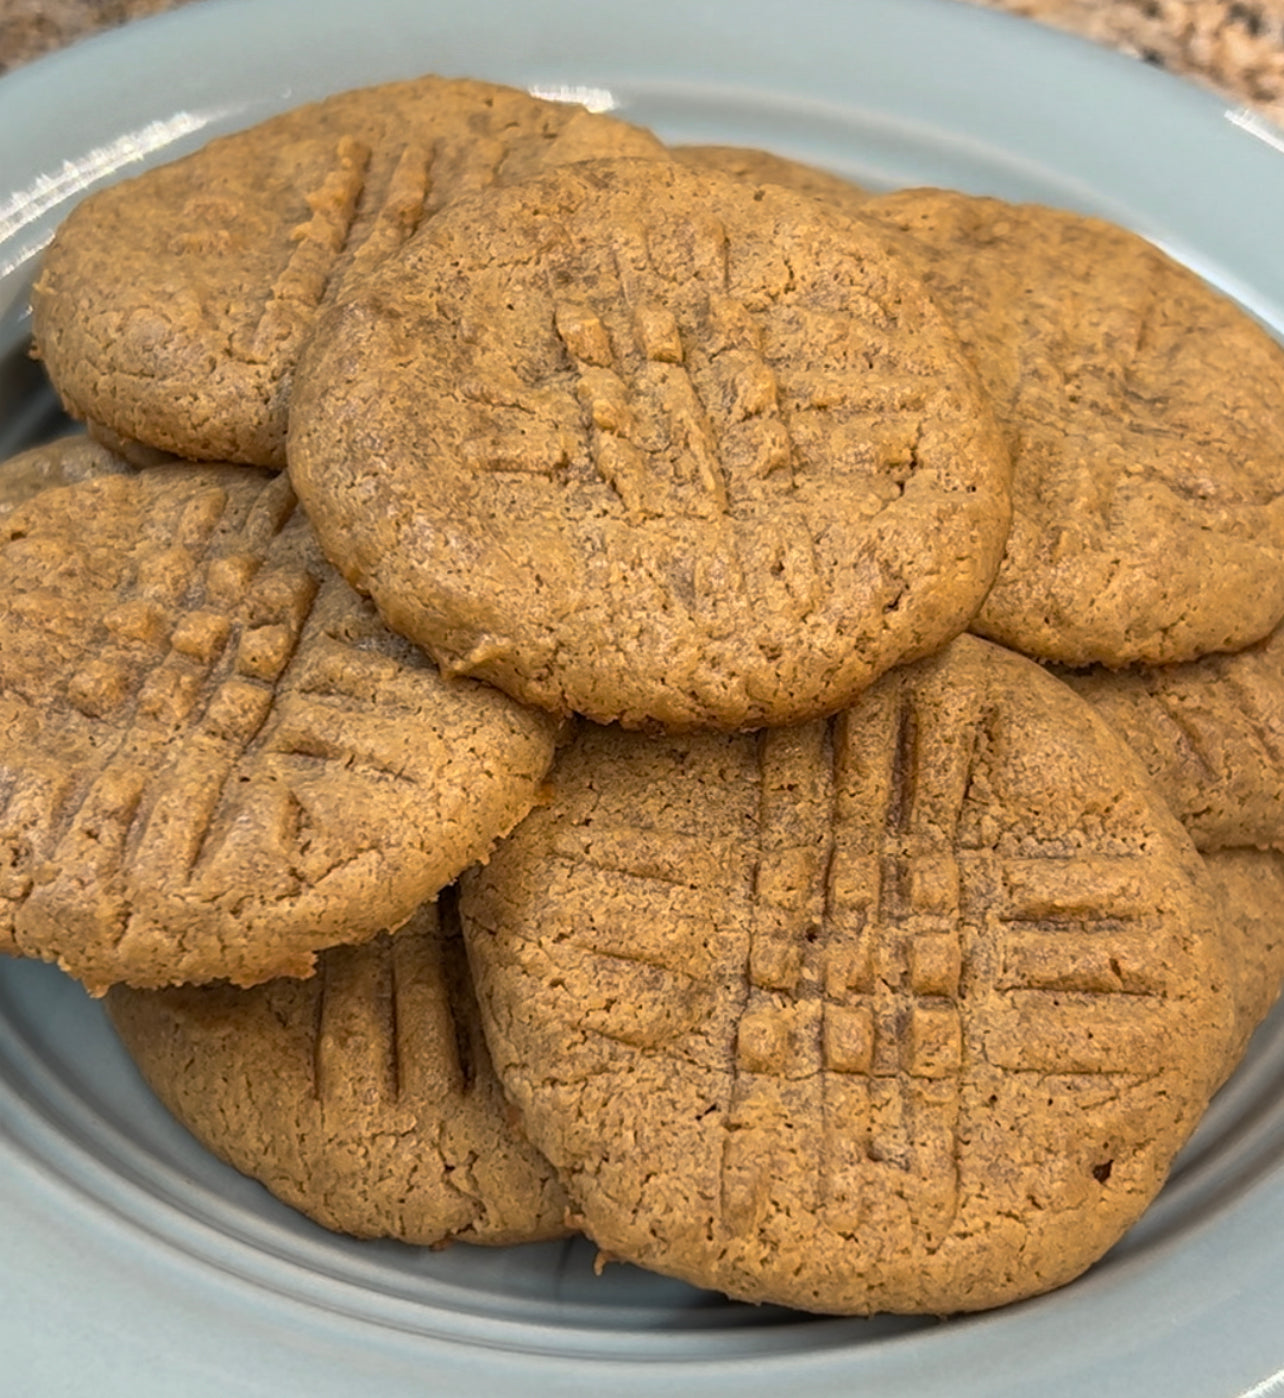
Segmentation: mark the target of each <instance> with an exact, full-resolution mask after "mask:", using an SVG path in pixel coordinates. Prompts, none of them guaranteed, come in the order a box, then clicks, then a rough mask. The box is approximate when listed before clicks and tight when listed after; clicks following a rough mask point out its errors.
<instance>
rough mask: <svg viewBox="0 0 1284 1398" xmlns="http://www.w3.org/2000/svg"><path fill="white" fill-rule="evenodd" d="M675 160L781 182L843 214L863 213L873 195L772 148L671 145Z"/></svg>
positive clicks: (755, 179) (754, 180) (698, 167)
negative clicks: (774, 153)
mask: <svg viewBox="0 0 1284 1398" xmlns="http://www.w3.org/2000/svg"><path fill="white" fill-rule="evenodd" d="M669 154H670V155H671V156H672V157H673V158H674V160H680V161H681V162H682V164H684V165H689V166H690V167H691V168H692V169H696V170H720V171H721V172H722V173H723V174H724V175H732V176H734V177H735V178H736V179H738V180H748V181H750V183H752V184H778V185H781V186H783V188H785V189H792V190H793V191H794V193H795V194H807V195H810V196H811V198H813V199H819V200H821V202H822V203H825V204H829V205H831V206H832V207H833V208H835V209H838V210H839V211H840V212H841V213H847V214H854V213H861V212H863V210H864V207H865V205H866V204H867V203H868V202H869V200H870V198H871V197H872V196H871V195H870V194H869V192H868V190H864V189H862V188H861V187H860V185H858V184H855V183H853V182H852V181H851V180H845V179H843V177H842V176H841V175H835V174H832V173H831V172H830V171H828V170H821V169H819V168H818V167H817V166H815V165H804V164H803V162H802V161H801V160H786V159H785V158H784V157H783V156H779V155H772V153H771V152H770V151H766V150H754V149H752V148H751V147H747V146H670V147H669Z"/></svg>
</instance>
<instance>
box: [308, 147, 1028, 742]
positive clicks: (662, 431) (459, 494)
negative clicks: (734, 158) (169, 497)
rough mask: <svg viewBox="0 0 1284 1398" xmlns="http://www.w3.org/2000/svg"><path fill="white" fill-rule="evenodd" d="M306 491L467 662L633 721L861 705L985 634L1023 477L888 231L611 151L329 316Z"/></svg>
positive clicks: (437, 230)
mask: <svg viewBox="0 0 1284 1398" xmlns="http://www.w3.org/2000/svg"><path fill="white" fill-rule="evenodd" d="M290 471H291V476H292V478H293V479H294V481H295V485H296V488H297V489H298V491H299V495H300V498H301V499H302V500H303V502H304V504H305V506H306V508H307V509H308V512H309V514H310V516H311V517H312V519H313V520H314V522H315V523H316V525H317V528H318V531H319V533H320V535H321V539H322V543H323V544H324V546H325V548H326V551H327V553H328V554H329V555H330V557H331V558H332V559H334V560H335V561H336V562H337V563H338V565H339V567H340V568H341V569H342V570H343V571H344V573H345V575H346V576H347V577H348V578H349V579H350V580H351V581H353V582H354V584H355V585H356V586H358V587H360V588H361V589H362V590H363V591H366V592H368V593H369V594H370V595H371V596H372V597H373V598H374V600H375V602H376V603H377V604H378V606H379V608H380V610H381V611H382V612H383V614H384V616H385V617H386V618H387V619H388V620H389V624H390V625H392V626H393V628H394V629H395V630H397V631H399V632H401V633H402V634H404V635H407V636H410V637H411V638H412V639H414V640H416V641H418V642H419V644H421V645H423V646H424V647H425V648H426V649H427V650H429V651H430V652H431V653H432V654H433V655H434V656H435V657H436V658H437V660H438V662H439V663H440V664H441V665H442V667H443V668H444V669H446V670H448V671H451V672H454V673H463V674H471V675H475V676H477V677H479V678H482V679H485V680H487V681H489V682H490V683H492V684H494V685H497V686H498V687H499V688H501V689H503V690H505V691H507V692H508V693H510V694H512V695H513V696H514V697H517V698H520V699H523V700H524V701H526V702H528V703H532V704H535V705H538V706H540V707H542V708H547V709H550V710H553V711H555V712H565V711H567V710H571V711H574V712H577V713H582V714H586V715H588V716H589V717H591V718H594V719H597V720H599V721H601V722H610V721H613V720H617V719H618V720H620V721H622V722H623V723H625V724H626V725H628V726H640V725H643V724H650V725H654V726H659V727H666V728H670V729H680V728H723V729H730V728H737V727H745V728H751V727H757V726H761V725H763V724H766V723H781V722H787V721H791V720H795V719H801V718H805V717H809V716H814V715H816V714H819V713H825V712H832V711H833V710H835V709H837V708H839V707H840V706H841V705H842V704H844V703H846V702H849V701H850V699H851V698H852V697H853V696H854V695H855V694H857V693H859V692H860V691H861V690H862V689H863V688H865V687H867V686H868V685H869V684H870V683H871V682H872V681H873V680H874V678H875V677H876V676H877V675H878V674H880V673H881V672H882V671H883V670H885V669H886V668H887V667H888V666H890V665H893V664H895V663H896V662H897V661H899V660H903V659H906V658H909V657H914V656H917V655H920V654H923V653H926V652H928V651H930V650H932V649H934V648H936V647H938V646H940V645H941V644H942V643H943V642H944V641H945V640H946V639H948V637H950V636H951V635H953V634H954V633H955V632H957V631H958V630H960V629H962V627H963V626H965V625H966V623H967V620H968V619H969V618H970V616H971V615H972V613H973V611H974V610H975V608H976V606H977V605H978V604H979V602H980V599H981V597H982V596H983V595H984V592H985V589H986V587H987V586H988V580H989V578H990V577H991V576H992V574H993V570H994V569H995V567H997V563H998V556H999V553H1000V551H1001V549H1002V542H1003V536H1004V532H1005V529H1006V523H1007V504H1006V501H1007V495H1006V481H1007V473H1008V463H1007V459H1006V456H1005V452H1004V449H1003V447H1002V444H1001V441H1000V439H999V435H998V432H997V428H995V427H994V425H993V421H992V419H991V418H990V417H989V414H988V411H987V410H986V407H985V404H984V402H983V401H982V399H981V396H980V390H979V386H978V385H977V383H976V380H975V378H974V375H973V373H972V371H971V369H970V367H969V366H968V365H967V363H966V362H965V360H964V359H963V357H962V354H961V351H959V350H958V348H957V344H956V341H955V340H954V338H953V335H952V333H951V332H950V330H949V328H948V327H947V326H946V324H945V323H944V321H943V320H942V318H941V316H940V314H939V313H938V311H937V310H936V308H935V306H934V305H933V304H932V302H931V301H930V299H929V298H928V297H927V295H926V293H925V292H923V291H922V289H921V287H920V286H919V285H918V283H916V282H915V280H914V279H913V278H912V277H911V276H910V275H909V274H908V273H905V272H903V270H902V269H901V267H900V265H899V264H898V263H897V262H896V261H895V260H894V259H893V258H892V257H891V256H890V255H889V254H888V253H887V252H886V251H885V248H884V246H883V244H882V243H881V242H880V241H879V239H878V237H877V236H876V235H874V234H872V233H869V232H868V231H866V229H865V227H864V226H863V225H857V224H856V222H855V221H854V220H847V219H844V218H842V217H841V216H838V215H834V214H831V213H829V212H828V211H827V210H825V209H824V208H823V207H822V206H821V205H819V204H817V203H815V202H814V201H812V200H808V199H804V198H802V197H801V196H798V195H795V194H791V193H790V192H789V191H787V190H783V189H778V188H776V187H773V186H767V185H764V186H760V187H758V188H755V187H754V186H752V185H748V184H743V183H740V182H738V181H735V180H732V179H730V178H728V177H726V176H722V175H717V174H714V173H712V172H707V173H702V172H695V171H690V170H686V169H684V168H683V167H681V166H680V165H677V164H675V163H667V164H660V163H656V162H646V161H638V160H620V161H594V162H587V163H585V164H582V165H576V166H566V167H563V168H562V169H560V170H558V171H554V172H551V173H549V174H547V175H542V176H540V177H538V178H536V179H533V180H531V181H529V182H527V183H525V184H523V185H521V186H515V187H513V188H511V189H504V190H498V189H495V190H490V191H488V192H487V193H486V194H484V195H482V196H479V197H477V198H476V199H473V200H470V201H466V202H463V201H461V202H460V203H459V204H456V205H455V206H453V207H452V208H451V209H449V210H446V211H445V212H444V213H443V214H442V215H441V216H440V217H438V218H437V219H434V220H433V222H432V223H431V224H429V225H428V226H427V227H426V228H425V229H424V230H423V232H422V233H421V234H420V235H419V236H418V237H417V238H416V239H415V240H414V242H413V243H411V244H408V245H407V247H406V248H405V250H404V251H403V252H402V253H401V254H399V255H398V256H396V257H394V258H391V259H389V260H388V261H387V262H386V263H384V264H383V265H382V266H381V267H380V268H379V269H378V270H376V271H375V272H374V273H373V274H371V275H370V276H369V277H368V278H366V279H365V280H364V281H363V282H362V283H361V284H360V285H359V286H358V285H356V284H355V283H354V284H353V285H352V287H351V290H350V294H349V296H348V298H347V300H346V301H345V302H344V303H342V304H340V305H337V306H336V307H334V308H333V309H332V310H331V312H330V313H329V314H328V316H327V317H326V319H325V321H324V323H323V324H321V325H319V326H318V331H317V334H316V336H315V337H314V339H313V341H312V342H311V345H310V347H309V349H308V352H307V354H306V356H305V359H304V360H303V361H301V363H300V368H299V373H298V376H297V382H296V391H295V400H294V408H293V412H292V416H291V425H290Z"/></svg>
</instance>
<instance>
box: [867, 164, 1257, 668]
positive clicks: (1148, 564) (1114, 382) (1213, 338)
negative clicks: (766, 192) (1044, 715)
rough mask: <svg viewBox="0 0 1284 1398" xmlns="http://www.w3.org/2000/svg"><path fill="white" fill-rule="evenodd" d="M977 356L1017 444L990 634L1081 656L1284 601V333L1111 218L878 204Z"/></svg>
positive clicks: (1117, 652) (1173, 637)
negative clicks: (1281, 337) (1274, 335)
mask: <svg viewBox="0 0 1284 1398" xmlns="http://www.w3.org/2000/svg"><path fill="white" fill-rule="evenodd" d="M866 209H867V212H868V214H869V215H870V216H871V217H874V218H877V219H878V220H879V221H880V222H881V223H883V225H884V226H885V227H887V228H888V229H889V230H891V231H893V232H895V233H897V234H899V235H900V238H899V241H898V244H897V246H898V248H899V249H900V250H901V251H902V252H903V253H905V254H906V255H907V257H908V258H909V260H910V261H911V262H912V263H913V265H914V266H915V268H916V270H918V271H919V272H920V273H921V274H922V276H923V277H924V279H925V280H926V282H927V284H928V286H929V287H930V288H931V290H932V291H933V293H934V294H935V295H936V296H937V297H938V298H939V300H940V302H941V305H942V307H943V308H944V309H945V310H946V311H947V312H948V314H949V315H950V316H951V317H952V318H953V320H954V324H955V326H956V328H957V329H958V331H959V334H960V336H961V337H962V339H963V341H964V343H965V344H966V345H967V346H968V348H969V349H970V350H971V351H972V353H973V355H974V357H975V360H976V364H977V367H978V369H979V370H980V373H981V377H982V379H983V380H984V381H985V385H986V388H987V389H988V390H989V392H990V395H991V397H992V399H993V402H994V406H995V410H996V412H997V414H998V416H999V419H1000V421H1001V422H1002V423H1003V425H1004V427H1005V428H1006V430H1007V433H1008V436H1009V438H1010V440H1011V444H1012V451H1013V482H1012V507H1013V517H1012V534H1011V537H1010V539H1009V540H1008V546H1007V554H1006V557H1005V559H1004V562H1003V566H1002V568H1000V570H999V574H998V577H997V579H996V580H995V584H994V587H993V589H992V590H991V592H990V594H989V596H988V597H987V599H986V602H985V605H984V606H983V607H982V608H981V611H980V613H979V615H978V616H977V618H976V620H975V621H974V622H973V623H972V629H973V630H974V631H977V632H979V633H980V634H982V635H984V636H989V637H991V638H992V639H994V640H996V641H1001V642H1002V643H1003V644H1004V645H1007V646H1011V647H1013V648H1014V649H1016V650H1020V651H1023V652H1025V653H1026V654H1028V655H1032V656H1036V657H1038V658H1040V659H1045V660H1056V661H1061V662H1063V663H1065V664H1069V665H1086V664H1090V663H1093V662H1101V663H1104V664H1106V665H1111V666H1121V665H1126V664H1130V663H1132V662H1133V661H1145V662H1149V663H1152V664H1169V663H1172V662H1176V661H1185V660H1193V659H1195V658H1196V657H1198V656H1200V655H1204V654H1207V653H1208V652H1211V651H1230V650H1238V649H1239V648H1240V647H1242V646H1244V645H1247V644H1249V643H1250V642H1252V641H1256V640H1258V639H1259V638H1260V637H1262V636H1264V635H1265V634H1266V633H1267V632H1268V631H1270V630H1271V628H1272V627H1273V626H1275V625H1276V623H1277V622H1279V621H1280V619H1281V618H1282V617H1284V495H1281V493H1280V489H1279V480H1280V477H1281V474H1282V473H1284V350H1282V349H1281V347H1280V346H1279V345H1278V344H1276V343H1275V341H1274V340H1272V339H1271V337H1270V336H1269V335H1268V334H1267V333H1266V332H1265V331H1264V330H1262V329H1261V328H1260V327H1259V326H1258V325H1257V324H1256V323H1255V322H1254V321H1252V320H1251V319H1250V318H1249V317H1248V316H1247V315H1246V314H1245V313H1244V312H1243V311H1241V310H1239V309H1238V307H1236V306H1235V305H1233V304H1232V303H1231V302H1230V301H1229V300H1228V299H1227V298H1226V297H1224V296H1222V295H1220V294H1219V293H1218V292H1216V291H1214V290H1213V289H1212V288H1210V287H1209V286H1207V285H1206V284H1205V283H1204V282H1202V281H1201V280H1200V279H1199V278H1198V277H1196V276H1195V275H1194V274H1193V273H1191V272H1189V271H1187V270H1186V269H1185V268H1183V267H1180V266H1179V265H1178V264H1177V263H1175V262H1173V261H1172V260H1171V259H1170V258H1168V257H1166V256H1165V255H1164V254H1163V253H1162V252H1160V251H1159V250H1158V249H1157V248H1155V247H1153V246H1152V245H1151V244H1149V243H1147V242H1146V241H1145V240H1143V239H1142V238H1139V237H1137V236H1136V235H1135V234H1132V233H1128V232H1125V231H1124V230H1123V229H1120V228H1115V227H1112V226H1111V225H1109V224H1107V223H1103V222H1101V221H1100V220H1098V219H1092V218H1085V217H1083V216H1081V215H1078V214H1070V213H1063V212H1060V211H1058V210H1054V209H1045V208H1040V207H1038V206H1035V205H1013V204H1005V203H1002V202H1001V201H999V200H996V199H977V198H971V197H969V196H967V195H962V194H952V193H948V192H946V191H942V190H907V191H902V192H899V193H896V194H892V195H888V196H884V197H882V198H879V199H874V200H871V201H870V203H869V204H868V205H867V206H866Z"/></svg>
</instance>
